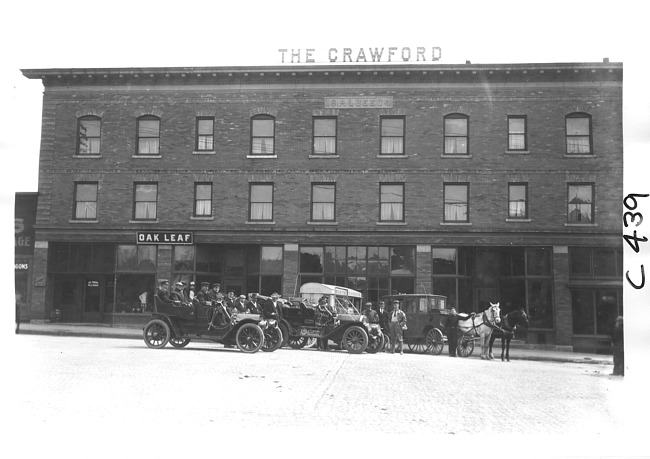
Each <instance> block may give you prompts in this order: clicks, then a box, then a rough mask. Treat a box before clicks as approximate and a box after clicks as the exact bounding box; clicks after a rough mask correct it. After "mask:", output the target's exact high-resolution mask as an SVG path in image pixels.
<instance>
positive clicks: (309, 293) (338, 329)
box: [283, 282, 383, 354]
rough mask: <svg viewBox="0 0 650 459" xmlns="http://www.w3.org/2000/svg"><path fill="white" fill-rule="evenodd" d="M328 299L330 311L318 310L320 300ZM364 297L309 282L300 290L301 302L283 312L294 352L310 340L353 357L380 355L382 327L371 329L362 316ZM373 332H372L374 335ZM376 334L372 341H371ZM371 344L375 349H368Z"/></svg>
mask: <svg viewBox="0 0 650 459" xmlns="http://www.w3.org/2000/svg"><path fill="white" fill-rule="evenodd" d="M322 297H326V298H327V299H328V303H327V310H322V309H321V308H319V307H318V300H319V299H320V298H322ZM361 299H362V297H361V293H360V292H357V291H356V290H352V289H349V288H345V287H338V286H335V285H328V284H321V283H317V282H308V283H306V284H303V285H302V286H301V287H300V298H297V299H293V300H292V301H291V303H292V305H291V307H288V308H287V307H285V308H284V309H283V321H284V322H285V323H286V325H287V326H288V329H289V330H288V331H289V339H288V344H289V346H290V347H291V348H293V349H300V348H303V347H304V346H305V345H306V344H307V342H308V341H309V339H310V338H317V339H326V340H327V341H328V342H329V341H333V342H335V343H336V344H338V345H339V346H341V348H343V349H345V350H347V351H348V352H349V353H351V354H360V353H362V352H364V351H368V352H377V351H378V350H379V349H381V347H382V346H383V335H379V336H380V337H381V344H380V345H378V344H377V342H376V340H377V331H379V333H381V330H380V329H379V327H371V324H368V322H367V320H365V316H363V315H362V314H360V313H359V310H358V307H357V305H360V304H361ZM371 330H372V332H371ZM369 332H371V333H372V338H370V337H369ZM369 342H370V343H371V347H370V348H369V347H368V344H369Z"/></svg>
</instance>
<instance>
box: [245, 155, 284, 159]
mask: <svg viewBox="0 0 650 459" xmlns="http://www.w3.org/2000/svg"><path fill="white" fill-rule="evenodd" d="M246 157H247V158H248V159H274V158H277V157H278V155H246Z"/></svg>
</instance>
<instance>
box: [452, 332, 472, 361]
mask: <svg viewBox="0 0 650 459" xmlns="http://www.w3.org/2000/svg"><path fill="white" fill-rule="evenodd" d="M456 352H457V353H458V355H459V356H460V357H469V356H470V355H472V352H474V340H473V339H471V338H467V337H465V336H463V337H462V338H460V339H459V340H458V349H457V350H456Z"/></svg>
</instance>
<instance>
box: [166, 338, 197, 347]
mask: <svg viewBox="0 0 650 459" xmlns="http://www.w3.org/2000/svg"><path fill="white" fill-rule="evenodd" d="M190 341H192V340H191V339H190V338H176V337H174V338H170V339H169V344H171V345H172V346H174V347H176V348H179V349H180V348H183V347H185V346H187V345H188V344H190Z"/></svg>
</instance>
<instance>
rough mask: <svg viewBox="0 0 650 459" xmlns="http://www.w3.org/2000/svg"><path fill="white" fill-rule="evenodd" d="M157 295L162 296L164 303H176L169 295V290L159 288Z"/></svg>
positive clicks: (161, 299)
mask: <svg viewBox="0 0 650 459" xmlns="http://www.w3.org/2000/svg"><path fill="white" fill-rule="evenodd" d="M156 295H158V298H160V301H162V303H163V304H169V305H173V304H174V302H173V301H172V299H171V298H170V297H169V293H168V292H167V290H164V289H162V288H159V289H158V291H157V292H156Z"/></svg>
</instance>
